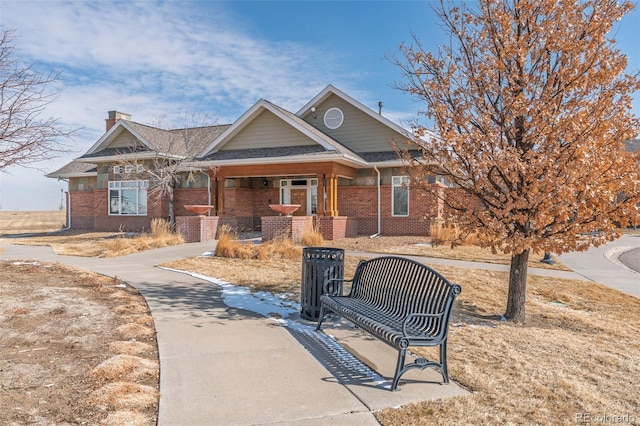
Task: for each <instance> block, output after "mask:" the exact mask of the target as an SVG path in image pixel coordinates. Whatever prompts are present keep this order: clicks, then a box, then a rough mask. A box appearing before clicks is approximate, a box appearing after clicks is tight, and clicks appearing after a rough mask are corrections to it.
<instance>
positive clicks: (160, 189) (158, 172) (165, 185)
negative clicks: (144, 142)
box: [122, 115, 226, 226]
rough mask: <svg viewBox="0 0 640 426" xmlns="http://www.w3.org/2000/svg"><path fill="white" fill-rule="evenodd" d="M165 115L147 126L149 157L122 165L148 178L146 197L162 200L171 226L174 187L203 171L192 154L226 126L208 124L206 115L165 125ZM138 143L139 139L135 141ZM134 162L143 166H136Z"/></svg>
mask: <svg viewBox="0 0 640 426" xmlns="http://www.w3.org/2000/svg"><path fill="white" fill-rule="evenodd" d="M165 121H166V118H164V117H163V118H160V119H158V120H156V123H154V125H153V126H150V127H148V130H147V132H146V133H148V135H147V137H148V139H149V141H148V142H151V143H152V144H153V147H152V150H151V152H150V153H151V155H152V158H148V157H146V158H145V159H144V160H134V159H130V160H124V161H122V164H123V165H124V167H125V169H126V168H127V166H129V169H130V170H131V172H130V173H128V175H130V176H135V177H137V178H144V179H147V180H148V181H149V199H150V200H151V202H159V201H161V200H166V201H167V203H168V210H169V221H170V222H171V225H172V226H175V205H174V204H175V200H174V192H175V189H176V188H178V187H180V186H181V185H182V184H183V183H189V182H193V181H194V180H195V179H196V177H197V176H198V175H201V174H205V175H206V173H207V170H206V169H202V168H200V167H198V166H197V164H196V163H195V161H196V156H197V155H198V154H199V153H200V152H201V151H202V150H203V149H204V148H206V147H207V146H208V145H209V144H210V143H211V142H213V140H214V139H215V138H216V137H217V136H218V135H219V134H220V132H221V131H222V130H223V129H225V128H226V126H216V125H209V124H207V123H208V122H209V120H208V118H207V117H206V116H204V117H199V116H196V115H192V116H191V120H190V121H189V120H187V119H186V118H185V124H187V123H189V124H190V126H189V127H186V126H185V127H184V128H180V129H168V128H167V126H166V125H165V124H164V123H165ZM138 143H139V142H138ZM138 148H139V145H136V146H132V147H129V154H130V153H133V152H136V151H138ZM138 166H143V167H142V168H139V167H138Z"/></svg>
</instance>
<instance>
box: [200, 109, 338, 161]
mask: <svg viewBox="0 0 640 426" xmlns="http://www.w3.org/2000/svg"><path fill="white" fill-rule="evenodd" d="M262 110H267V111H270V112H271V113H273V114H274V115H275V116H276V117H278V118H280V119H281V120H283V121H284V122H286V123H288V124H289V125H290V126H292V127H294V128H295V129H296V130H298V131H299V132H301V133H302V134H304V135H305V136H307V137H308V138H309V139H312V140H313V141H314V142H316V143H318V144H319V145H321V146H322V147H323V148H324V149H327V150H333V149H335V147H334V146H332V145H331V144H329V143H327V142H326V141H324V140H323V139H322V138H321V137H320V136H319V135H317V134H315V133H313V132H310V131H309V129H307V128H306V127H303V126H301V125H299V124H298V123H296V122H295V121H292V120H291V119H290V118H289V117H288V116H287V115H285V114H283V113H282V111H280V110H279V109H277V108H274V107H273V106H272V105H271V104H270V103H269V102H267V101H265V100H264V99H260V100H259V101H258V102H256V103H255V104H254V105H253V106H252V107H251V108H249V109H248V110H247V111H246V112H245V113H244V114H242V115H241V116H240V118H238V119H237V120H236V121H235V122H234V123H233V124H232V125H231V126H229V128H227V130H225V131H224V132H222V133H221V134H220V135H219V136H218V137H217V138H216V139H215V140H214V141H213V142H211V144H209V146H207V147H206V148H205V149H204V150H203V151H202V152H200V153H199V154H198V155H197V156H198V157H205V156H207V155H208V154H211V153H213V152H216V147H218V146H222V145H224V143H225V142H227V141H228V140H229V139H230V138H232V137H233V136H235V135H236V134H237V133H238V132H239V131H240V130H242V129H244V128H245V127H246V126H248V125H249V124H250V123H251V122H252V121H253V119H254V118H256V117H257V116H258V115H259V114H260V113H261V112H262Z"/></svg>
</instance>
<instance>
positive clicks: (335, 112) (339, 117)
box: [324, 108, 344, 130]
mask: <svg viewBox="0 0 640 426" xmlns="http://www.w3.org/2000/svg"><path fill="white" fill-rule="evenodd" d="M343 121H344V114H342V111H341V110H340V109H338V108H329V109H328V110H327V112H325V114H324V125H325V126H327V127H328V128H329V129H332V130H333V129H337V128H338V127H340V126H342V122H343Z"/></svg>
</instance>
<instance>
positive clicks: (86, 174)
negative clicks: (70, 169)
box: [44, 171, 98, 179]
mask: <svg viewBox="0 0 640 426" xmlns="http://www.w3.org/2000/svg"><path fill="white" fill-rule="evenodd" d="M97 175H98V172H97V171H96V172H83V173H60V174H57V175H52V174H48V175H44V176H45V177H48V178H49V179H60V178H64V179H68V178H76V177H91V176H97Z"/></svg>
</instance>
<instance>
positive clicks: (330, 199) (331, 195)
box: [325, 174, 338, 217]
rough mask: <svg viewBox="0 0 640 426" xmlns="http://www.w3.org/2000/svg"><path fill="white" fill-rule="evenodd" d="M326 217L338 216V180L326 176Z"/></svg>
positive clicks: (331, 176)
mask: <svg viewBox="0 0 640 426" xmlns="http://www.w3.org/2000/svg"><path fill="white" fill-rule="evenodd" d="M325 214H326V216H332V217H333V216H338V178H337V177H336V175H333V174H332V175H328V176H327V211H326V212H325Z"/></svg>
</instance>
